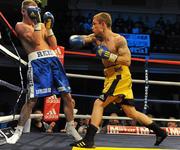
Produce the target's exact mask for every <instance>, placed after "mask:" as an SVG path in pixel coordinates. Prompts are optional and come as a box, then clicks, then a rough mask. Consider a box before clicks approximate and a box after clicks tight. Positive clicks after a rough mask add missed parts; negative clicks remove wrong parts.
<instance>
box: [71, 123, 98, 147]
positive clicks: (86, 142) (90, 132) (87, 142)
mask: <svg viewBox="0 0 180 150" xmlns="http://www.w3.org/2000/svg"><path fill="white" fill-rule="evenodd" d="M97 130H98V128H96V127H95V126H94V125H92V124H90V125H89V127H88V129H87V133H86V135H85V137H84V138H83V139H82V140H79V141H77V142H74V143H72V144H70V146H75V147H84V148H95V145H94V136H95V134H96V132H97Z"/></svg>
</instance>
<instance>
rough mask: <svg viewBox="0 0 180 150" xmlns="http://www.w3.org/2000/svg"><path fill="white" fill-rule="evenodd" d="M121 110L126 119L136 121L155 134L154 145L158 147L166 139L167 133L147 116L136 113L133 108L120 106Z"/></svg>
mask: <svg viewBox="0 0 180 150" xmlns="http://www.w3.org/2000/svg"><path fill="white" fill-rule="evenodd" d="M122 109H123V111H124V112H125V113H126V115H127V116H128V117H130V118H132V119H134V120H136V121H138V122H139V123H141V124H143V125H145V126H146V127H147V128H149V129H151V130H153V131H154V133H155V134H156V142H155V143H154V145H156V146H158V145H159V144H160V143H161V142H162V141H163V140H164V139H165V138H166V137H167V133H166V132H165V131H164V130H163V129H161V128H160V127H159V126H158V125H157V124H156V123H155V122H153V121H152V120H151V118H149V117H148V116H147V115H145V114H143V113H141V112H139V111H137V110H136V109H135V107H134V106H129V105H122Z"/></svg>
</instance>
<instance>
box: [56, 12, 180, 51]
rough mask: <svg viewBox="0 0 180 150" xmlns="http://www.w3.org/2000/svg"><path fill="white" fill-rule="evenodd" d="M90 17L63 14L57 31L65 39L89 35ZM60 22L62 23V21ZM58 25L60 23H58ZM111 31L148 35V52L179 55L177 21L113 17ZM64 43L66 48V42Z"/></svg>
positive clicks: (178, 27) (179, 32) (90, 14)
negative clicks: (149, 41)
mask: <svg viewBox="0 0 180 150" xmlns="http://www.w3.org/2000/svg"><path fill="white" fill-rule="evenodd" d="M92 16H93V14H92V13H89V14H88V15H82V14H81V13H78V15H77V16H72V15H70V14H69V13H67V14H65V18H66V22H65V26H64V27H62V29H61V28H60V29H59V30H61V34H62V35H65V38H66V39H68V36H70V35H71V34H89V33H91V26H92V24H91V21H92ZM112 17H113V15H112ZM57 18H60V16H59V17H58V16H57ZM61 21H62V22H64V20H61ZM59 24H61V23H60V22H59ZM112 30H113V31H114V32H116V33H135V34H149V35H150V38H151V48H150V52H153V53H179V47H180V43H179V40H180V22H178V21H175V22H172V21H171V20H169V19H166V18H164V17H162V16H159V19H157V20H153V21H152V20H150V19H149V16H145V17H143V18H142V17H139V19H138V20H136V21H134V19H133V18H132V17H131V16H128V17H126V18H124V17H122V16H121V15H118V16H114V19H113V24H112ZM61 40H62V38H61ZM65 41H66V40H65ZM65 43H67V47H68V41H66V42H65Z"/></svg>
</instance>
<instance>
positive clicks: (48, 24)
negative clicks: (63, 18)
mask: <svg viewBox="0 0 180 150" xmlns="http://www.w3.org/2000/svg"><path fill="white" fill-rule="evenodd" d="M43 20H44V25H45V28H46V38H47V42H48V44H49V46H50V47H52V48H53V47H57V39H56V37H55V35H54V32H53V29H52V28H53V26H54V16H53V15H52V14H51V13H50V12H45V13H44V15H43Z"/></svg>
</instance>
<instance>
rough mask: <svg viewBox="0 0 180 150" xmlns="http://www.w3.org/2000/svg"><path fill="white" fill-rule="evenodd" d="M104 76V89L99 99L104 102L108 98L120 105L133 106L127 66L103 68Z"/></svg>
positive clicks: (130, 79) (130, 80) (130, 81)
mask: <svg viewBox="0 0 180 150" xmlns="http://www.w3.org/2000/svg"><path fill="white" fill-rule="evenodd" d="M104 75H105V81H104V89H103V91H102V95H101V96H100V97H99V99H100V100H102V101H106V100H107V98H108V99H111V100H110V101H115V102H117V103H120V104H126V105H134V102H133V101H132V100H133V99H134V96H133V91H132V78H131V73H130V71H129V68H128V66H122V65H116V66H111V67H108V68H105V69H104ZM113 99H116V100H113ZM119 100H121V101H119Z"/></svg>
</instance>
